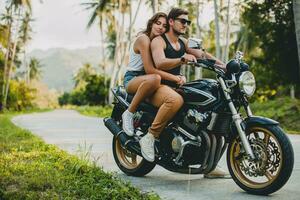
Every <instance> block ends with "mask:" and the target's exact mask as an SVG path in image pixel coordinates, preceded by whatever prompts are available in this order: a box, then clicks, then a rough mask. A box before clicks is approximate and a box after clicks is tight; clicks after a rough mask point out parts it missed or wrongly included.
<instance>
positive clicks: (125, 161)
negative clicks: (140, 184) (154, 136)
mask: <svg viewBox="0 0 300 200" xmlns="http://www.w3.org/2000/svg"><path fill="white" fill-rule="evenodd" d="M115 140H116V147H115V148H116V154H117V157H118V160H119V162H120V164H121V165H122V166H123V167H125V168H127V169H136V168H137V167H138V166H139V165H140V164H141V162H142V160H143V158H142V157H140V156H138V155H136V154H134V153H132V152H130V151H128V150H126V149H124V148H123V147H122V145H121V143H120V141H119V139H118V138H116V139H115Z"/></svg>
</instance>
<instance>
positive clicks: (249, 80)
mask: <svg viewBox="0 0 300 200" xmlns="http://www.w3.org/2000/svg"><path fill="white" fill-rule="evenodd" d="M239 86H240V89H241V91H242V92H243V93H245V94H246V95H247V96H248V97H250V96H252V95H253V94H254V92H255V89H256V84H255V78H254V75H253V74H252V73H251V72H249V71H245V72H243V73H242V74H241V75H240V78H239Z"/></svg>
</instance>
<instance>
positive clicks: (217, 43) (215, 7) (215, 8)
mask: <svg viewBox="0 0 300 200" xmlns="http://www.w3.org/2000/svg"><path fill="white" fill-rule="evenodd" d="M214 11H215V12H214V13H215V28H216V30H215V40H216V41H215V43H216V57H217V58H218V59H220V58H221V47H220V25H219V8H218V4H217V0H214Z"/></svg>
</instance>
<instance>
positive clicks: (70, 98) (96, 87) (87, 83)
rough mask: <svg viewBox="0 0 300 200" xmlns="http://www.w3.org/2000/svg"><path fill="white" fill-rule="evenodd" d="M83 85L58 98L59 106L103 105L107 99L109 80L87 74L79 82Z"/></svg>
mask: <svg viewBox="0 0 300 200" xmlns="http://www.w3.org/2000/svg"><path fill="white" fill-rule="evenodd" d="M80 82H81V83H83V82H84V84H79V85H77V86H78V87H75V89H74V90H73V91H72V92H70V93H66V92H65V93H64V94H63V95H62V96H60V97H59V99H58V101H59V104H60V105H67V104H72V105H77V106H81V105H105V103H106V102H105V101H106V99H107V97H108V92H109V89H108V86H109V79H107V78H106V77H104V76H103V75H97V74H89V75H86V76H85V77H84V79H82V80H81V81H80Z"/></svg>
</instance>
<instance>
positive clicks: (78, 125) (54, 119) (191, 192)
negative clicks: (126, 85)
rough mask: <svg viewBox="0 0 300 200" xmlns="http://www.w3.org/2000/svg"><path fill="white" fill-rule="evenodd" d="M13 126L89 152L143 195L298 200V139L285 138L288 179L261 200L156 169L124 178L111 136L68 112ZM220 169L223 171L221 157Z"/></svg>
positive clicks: (27, 118)
mask: <svg viewBox="0 0 300 200" xmlns="http://www.w3.org/2000/svg"><path fill="white" fill-rule="evenodd" d="M13 122H14V123H15V124H16V125H18V126H20V127H22V128H25V129H28V130H30V131H32V132H33V133H34V134H36V135H38V136H40V137H41V138H42V139H44V140H45V142H46V143H50V144H55V145H57V146H58V147H60V148H62V149H64V150H66V151H68V152H70V153H72V154H76V153H80V152H83V151H84V150H89V149H90V151H91V159H92V160H94V161H97V163H98V164H99V166H103V169H104V170H106V171H115V172H117V174H118V176H119V177H121V178H122V179H124V180H126V181H130V182H131V183H132V184H133V185H135V186H137V187H139V188H141V189H142V190H144V191H155V192H156V193H158V194H159V195H160V196H161V197H162V198H163V199H180V200H182V199H187V200H188V199H189V200H190V199H195V200H196V199H197V200H198V199H205V200H208V199H238V200H239V199H249V200H260V199H272V200H273V199H276V200H278V199H297V200H298V199H300V157H299V155H300V136H294V135H290V136H289V137H290V139H291V140H292V143H293V146H294V151H295V168H294V171H293V174H292V177H291V178H290V180H289V181H288V183H287V184H286V185H285V186H284V187H283V188H282V189H281V190H280V191H278V192H276V193H275V194H273V195H270V196H269V197H261V196H254V195H249V194H247V193H245V192H243V191H242V190H241V189H240V188H239V187H238V186H237V185H236V184H235V183H234V182H233V180H231V179H227V180H226V179H223V180H221V179H219V180H209V179H204V178H203V176H202V175H183V174H176V173H173V172H169V171H167V170H165V169H163V168H161V167H159V166H156V167H155V169H154V170H153V171H152V172H151V173H149V174H148V175H147V176H145V177H142V178H136V177H128V176H126V175H124V174H123V173H122V172H121V171H120V170H119V169H118V168H117V165H116V164H115V163H114V160H113V157H112V151H111V140H112V135H111V133H110V132H108V130H107V129H106V127H105V126H104V124H103V122H102V119H100V118H94V117H86V116H82V115H80V114H78V113H77V112H75V111H70V110H55V111H52V112H47V113H37V114H26V115H20V116H17V117H15V118H13ZM78 150H79V151H78ZM220 165H221V166H222V167H223V168H224V169H227V167H226V164H225V158H224V157H223V158H222V159H221V162H220Z"/></svg>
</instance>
